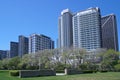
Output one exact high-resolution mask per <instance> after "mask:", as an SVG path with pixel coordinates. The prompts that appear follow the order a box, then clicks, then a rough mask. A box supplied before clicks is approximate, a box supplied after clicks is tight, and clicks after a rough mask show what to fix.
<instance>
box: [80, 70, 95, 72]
mask: <svg viewBox="0 0 120 80" xmlns="http://www.w3.org/2000/svg"><path fill="white" fill-rule="evenodd" d="M82 72H83V73H93V72H96V71H94V70H84V71H82Z"/></svg>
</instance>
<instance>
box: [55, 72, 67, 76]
mask: <svg viewBox="0 0 120 80" xmlns="http://www.w3.org/2000/svg"><path fill="white" fill-rule="evenodd" d="M63 75H65V73H56V76H63Z"/></svg>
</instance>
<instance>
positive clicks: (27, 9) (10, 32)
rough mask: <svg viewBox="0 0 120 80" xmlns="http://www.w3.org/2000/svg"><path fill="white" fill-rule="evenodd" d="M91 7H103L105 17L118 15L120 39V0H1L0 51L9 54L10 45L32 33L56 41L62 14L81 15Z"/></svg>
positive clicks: (102, 11) (102, 12)
mask: <svg viewBox="0 0 120 80" xmlns="http://www.w3.org/2000/svg"><path fill="white" fill-rule="evenodd" d="M89 7H99V8H100V9H101V14H102V15H107V14H111V13H114V14H116V16H117V25H118V35H119V37H120V8H119V7H120V0H0V49H1V50H7V49H8V50H9V43H10V41H18V35H25V36H29V35H30V34H32V33H38V34H45V35H47V36H50V37H51V38H52V39H53V40H54V41H56V39H57V38H58V17H59V16H60V13H61V11H62V10H63V9H66V8H69V9H70V10H71V11H72V12H78V11H81V10H84V9H87V8H89ZM119 40H120V39H119ZM119 43H120V42H119Z"/></svg>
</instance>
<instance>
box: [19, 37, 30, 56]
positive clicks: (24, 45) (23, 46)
mask: <svg viewBox="0 0 120 80" xmlns="http://www.w3.org/2000/svg"><path fill="white" fill-rule="evenodd" d="M24 54H28V38H27V37H25V36H23V35H20V36H19V52H18V56H19V57H22V56H23V55H24Z"/></svg>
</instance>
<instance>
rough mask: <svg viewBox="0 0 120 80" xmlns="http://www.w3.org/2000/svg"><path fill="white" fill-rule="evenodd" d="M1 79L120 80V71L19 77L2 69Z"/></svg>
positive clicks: (0, 72)
mask: <svg viewBox="0 0 120 80" xmlns="http://www.w3.org/2000/svg"><path fill="white" fill-rule="evenodd" d="M0 80H120V72H107V73H93V74H79V75H67V76H48V77H33V78H19V77H12V76H10V75H9V71H0Z"/></svg>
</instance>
